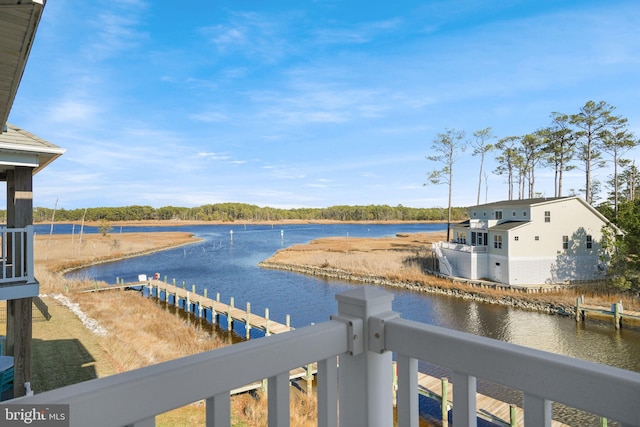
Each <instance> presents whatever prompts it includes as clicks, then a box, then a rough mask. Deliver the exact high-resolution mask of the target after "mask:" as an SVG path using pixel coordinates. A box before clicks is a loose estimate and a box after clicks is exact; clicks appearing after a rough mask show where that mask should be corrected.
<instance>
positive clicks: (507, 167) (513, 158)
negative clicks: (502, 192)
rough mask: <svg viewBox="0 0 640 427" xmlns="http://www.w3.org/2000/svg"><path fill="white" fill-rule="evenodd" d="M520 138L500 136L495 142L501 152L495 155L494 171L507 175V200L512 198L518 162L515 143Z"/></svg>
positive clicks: (518, 155) (518, 156)
mask: <svg viewBox="0 0 640 427" xmlns="http://www.w3.org/2000/svg"><path fill="white" fill-rule="evenodd" d="M519 140H520V137H518V136H508V137H506V138H502V139H501V140H500V141H498V143H497V144H496V149H498V150H499V151H500V152H501V154H500V155H499V156H498V157H496V160H497V161H498V166H497V167H496V170H495V171H494V173H496V174H498V175H506V176H507V188H508V189H509V195H508V200H513V184H514V182H515V178H516V177H515V173H516V171H517V164H518V163H519V158H520V154H519V153H518V150H517V144H518V141H519Z"/></svg>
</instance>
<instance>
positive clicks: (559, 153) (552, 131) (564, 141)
mask: <svg viewBox="0 0 640 427" xmlns="http://www.w3.org/2000/svg"><path fill="white" fill-rule="evenodd" d="M551 120H552V124H551V126H550V127H548V128H546V129H543V130H542V131H541V134H542V136H543V138H544V139H545V144H544V145H545V147H544V151H545V152H546V154H547V163H548V164H549V165H551V166H553V168H554V172H555V179H554V196H555V197H562V176H563V173H564V172H566V171H569V170H571V169H574V168H575V166H573V165H571V164H570V162H571V160H573V157H574V156H575V150H576V136H575V134H574V133H573V131H572V130H571V128H570V127H569V116H568V115H566V114H561V113H556V112H553V113H551Z"/></svg>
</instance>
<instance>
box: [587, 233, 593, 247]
mask: <svg viewBox="0 0 640 427" xmlns="http://www.w3.org/2000/svg"><path fill="white" fill-rule="evenodd" d="M592 247H593V238H592V237H591V235H590V234H587V249H591V248H592Z"/></svg>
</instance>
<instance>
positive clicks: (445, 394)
mask: <svg viewBox="0 0 640 427" xmlns="http://www.w3.org/2000/svg"><path fill="white" fill-rule="evenodd" d="M440 384H441V393H440V396H442V426H443V427H447V426H448V425H449V380H448V379H447V378H446V377H445V378H442V380H441V381H440Z"/></svg>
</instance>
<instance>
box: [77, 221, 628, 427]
mask: <svg viewBox="0 0 640 427" xmlns="http://www.w3.org/2000/svg"><path fill="white" fill-rule="evenodd" d="M230 229H233V230H234V233H233V242H231V241H230V237H229V236H230V233H229V231H230ZM442 229H444V226H442V225H440V224H435V225H434V224H426V225H425V224H401V225H354V224H341V225H317V224H307V225H304V226H295V225H287V226H282V227H276V228H275V229H274V228H273V227H268V226H246V227H243V226H242V225H224V226H191V227H171V228H162V230H166V231H173V230H179V231H180V230H183V231H188V232H192V233H194V234H195V235H196V236H197V237H200V238H202V239H204V241H203V242H201V243H198V244H194V245H190V246H187V247H184V248H179V249H175V250H168V251H164V252H159V253H156V254H152V255H149V256H144V257H139V258H134V259H128V260H123V261H119V262H117V263H111V264H102V265H97V266H93V267H90V268H87V269H84V270H82V271H80V272H78V273H75V274H76V275H80V276H84V277H88V278H91V279H95V280H104V281H107V282H110V283H113V282H115V278H116V277H120V278H124V280H126V281H134V280H136V278H137V275H138V274H141V273H144V274H148V275H151V274H153V273H155V272H160V274H161V277H163V278H164V276H165V275H166V276H167V277H168V278H169V280H171V279H172V278H176V279H177V280H178V283H180V282H181V281H185V282H186V284H187V286H189V287H191V285H192V284H195V285H196V290H197V291H198V293H202V292H203V290H204V289H205V288H206V289H207V290H208V294H209V296H212V297H215V295H216V293H220V294H221V298H222V300H223V301H224V302H227V301H228V300H229V298H230V297H231V296H233V297H234V298H235V302H236V306H237V307H242V306H244V305H245V304H246V303H247V302H250V303H251V307H252V311H253V312H255V313H262V312H264V309H265V308H269V310H270V314H271V318H272V319H274V320H276V321H278V322H281V323H284V321H285V316H286V315H287V314H290V315H291V323H292V326H294V327H301V326H305V325H308V324H310V323H313V322H322V321H325V320H327V319H329V316H330V315H331V314H333V313H335V311H336V302H335V294H336V293H339V292H343V291H345V290H348V289H351V288H353V287H355V286H366V285H361V284H351V283H345V282H339V281H334V280H325V279H321V278H316V277H310V276H304V275H300V274H295V273H289V272H283V271H275V270H265V269H261V268H259V267H257V263H258V262H260V261H262V260H264V259H266V258H268V257H269V256H271V255H272V254H273V253H275V252H276V251H277V250H278V249H280V248H282V247H284V246H290V245H292V244H296V243H306V242H309V241H310V240H312V239H316V238H319V237H323V236H347V235H348V236H360V237H367V236H369V237H377V236H389V235H394V234H395V233H398V232H417V231H433V230H442ZM124 231H131V230H128V229H125V230H124ZM135 231H140V229H139V228H138V229H135ZM152 231H158V230H157V229H152ZM281 231H284V232H283V233H282V232H281ZM283 236H284V239H283V238H282V237H283ZM412 255H413V254H412ZM388 291H390V292H392V293H394V295H395V300H394V303H393V308H394V310H396V311H398V312H399V313H401V315H402V317H403V318H406V319H410V320H415V321H420V322H424V323H428V324H432V325H437V326H442V327H446V328H450V329H455V330H459V331H463V332H469V333H473V334H477V335H481V336H485V337H489V338H494V339H499V340H502V341H507V342H511V343H514V344H519V345H523V346H527V347H533V348H537V349H540V350H544V351H550V352H554V353H559V354H564V355H567V356H571V357H577V358H581V359H586V360H591V361H594V362H598V363H603V364H607V365H611V366H616V367H619V368H623V369H628V370H632V371H637V372H640V357H637V355H638V354H640V331H637V330H626V329H622V330H616V329H615V328H613V327H612V326H611V325H608V324H598V323H589V322H588V323H576V322H575V320H573V319H572V318H569V317H562V316H557V315H548V314H543V313H536V312H530V311H524V310H518V309H515V308H511V307H506V306H500V305H490V304H482V303H478V302H474V301H471V300H467V299H460V298H452V297H446V296H439V295H431V294H425V293H418V292H413V291H405V290H401V289H396V288H388ZM223 324H225V323H224V322H223ZM236 327H237V328H243V326H242V325H241V323H240V322H238V323H237V326H236ZM216 328H217V327H216ZM253 333H254V331H252V334H253ZM237 336H238V339H240V338H239V337H243V336H244V331H239V332H238V333H237ZM231 339H233V338H231ZM420 367H421V369H424V370H425V371H429V372H430V373H435V374H438V375H447V370H446V369H443V368H437V367H431V366H429V365H427V364H424V363H423V364H421V365H420ZM479 387H480V388H481V390H480V391H482V390H483V389H484V390H485V391H487V392H488V393H489V392H491V393H494V394H500V395H503V396H505V397H504V398H505V399H507V400H514V401H519V400H520V399H521V396H520V393H519V392H512V391H509V390H503V389H502V388H500V387H497V386H493V385H489V384H486V383H479ZM558 411H560V412H562V411H564V409H558ZM570 412H571V411H568V412H567V413H568V415H567V416H568V417H570V418H571V417H573V416H574V415H573V413H570ZM582 422H585V423H586V424H585V425H588V424H590V422H591V421H590V420H587V419H584V418H581V421H580V423H582ZM572 424H574V423H572ZM574 425H575V424H574Z"/></svg>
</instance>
